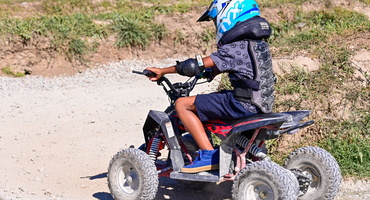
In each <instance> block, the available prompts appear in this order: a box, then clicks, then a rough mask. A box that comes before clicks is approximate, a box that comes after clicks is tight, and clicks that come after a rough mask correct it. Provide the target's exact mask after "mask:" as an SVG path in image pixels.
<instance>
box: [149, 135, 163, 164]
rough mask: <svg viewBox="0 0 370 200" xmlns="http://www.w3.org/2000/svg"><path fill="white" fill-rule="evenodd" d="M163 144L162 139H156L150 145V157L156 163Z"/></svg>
mask: <svg viewBox="0 0 370 200" xmlns="http://www.w3.org/2000/svg"><path fill="white" fill-rule="evenodd" d="M160 144H161V138H159V137H155V138H153V140H152V144H151V145H150V150H149V157H150V158H151V159H152V160H153V161H154V162H155V161H156V160H157V155H158V150H159V146H160Z"/></svg>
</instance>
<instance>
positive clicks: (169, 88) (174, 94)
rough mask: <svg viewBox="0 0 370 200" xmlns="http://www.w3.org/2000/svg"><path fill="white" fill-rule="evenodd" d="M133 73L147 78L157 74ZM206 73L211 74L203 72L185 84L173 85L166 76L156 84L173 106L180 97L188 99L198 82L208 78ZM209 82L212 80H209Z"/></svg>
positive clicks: (144, 71)
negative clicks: (161, 88) (160, 86)
mask: <svg viewBox="0 0 370 200" xmlns="http://www.w3.org/2000/svg"><path fill="white" fill-rule="evenodd" d="M132 73H135V74H140V75H145V76H147V77H154V76H155V74H154V73H153V72H152V71H149V70H147V69H145V70H143V71H142V72H140V71H135V70H133V71H132ZM205 73H208V74H209V72H203V73H201V74H199V75H198V76H195V77H193V78H190V79H189V80H187V81H185V82H178V83H173V84H172V83H171V81H170V80H169V79H168V78H166V77H165V76H162V77H161V78H160V79H158V80H157V81H156V82H157V84H158V85H162V87H163V89H164V91H165V92H166V94H167V95H168V97H169V98H170V100H171V104H173V103H174V102H175V101H176V100H177V99H178V98H180V97H187V96H189V95H190V92H191V91H192V90H193V89H194V87H195V85H196V84H197V82H198V80H199V79H201V78H207V76H206V75H205ZM207 79H208V81H210V80H211V79H209V78H207Z"/></svg>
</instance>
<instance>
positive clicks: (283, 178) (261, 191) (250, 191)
mask: <svg viewBox="0 0 370 200" xmlns="http://www.w3.org/2000/svg"><path fill="white" fill-rule="evenodd" d="M298 194H299V186H298V181H297V179H296V178H295V176H294V175H293V173H292V172H290V171H288V170H286V169H284V168H282V167H281V166H279V165H277V164H275V163H273V162H268V161H257V162H253V163H250V164H248V165H247V166H246V167H245V168H244V169H242V170H241V171H240V172H239V173H238V175H237V176H236V177H235V180H234V184H233V189H232V197H233V199H234V200H262V199H263V200H276V199H284V200H296V199H297V197H298Z"/></svg>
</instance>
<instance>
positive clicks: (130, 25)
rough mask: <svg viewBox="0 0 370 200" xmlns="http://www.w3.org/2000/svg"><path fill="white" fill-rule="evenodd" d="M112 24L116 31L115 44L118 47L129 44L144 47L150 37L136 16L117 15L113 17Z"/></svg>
mask: <svg viewBox="0 0 370 200" xmlns="http://www.w3.org/2000/svg"><path fill="white" fill-rule="evenodd" d="M112 26H113V28H112V29H113V30H114V31H115V32H116V33H117V36H116V37H117V40H116V43H115V45H116V46H117V47H119V48H122V47H129V46H139V47H142V48H144V47H146V45H147V44H148V43H149V40H150V38H151V35H150V32H149V31H148V30H147V29H146V26H144V24H143V23H142V22H140V21H139V20H138V19H136V18H129V17H125V16H122V15H119V16H117V17H116V18H115V19H114V21H113V24H112Z"/></svg>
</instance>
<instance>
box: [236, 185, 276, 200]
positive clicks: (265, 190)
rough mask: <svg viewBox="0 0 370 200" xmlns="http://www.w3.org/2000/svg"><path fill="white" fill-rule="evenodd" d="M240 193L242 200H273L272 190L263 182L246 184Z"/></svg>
mask: <svg viewBox="0 0 370 200" xmlns="http://www.w3.org/2000/svg"><path fill="white" fill-rule="evenodd" d="M244 188H245V191H243V192H242V198H243V199H244V200H274V193H273V190H272V188H271V187H270V186H269V185H268V184H267V183H266V182H264V181H260V180H258V181H252V182H249V183H247V185H246V187H244Z"/></svg>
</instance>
